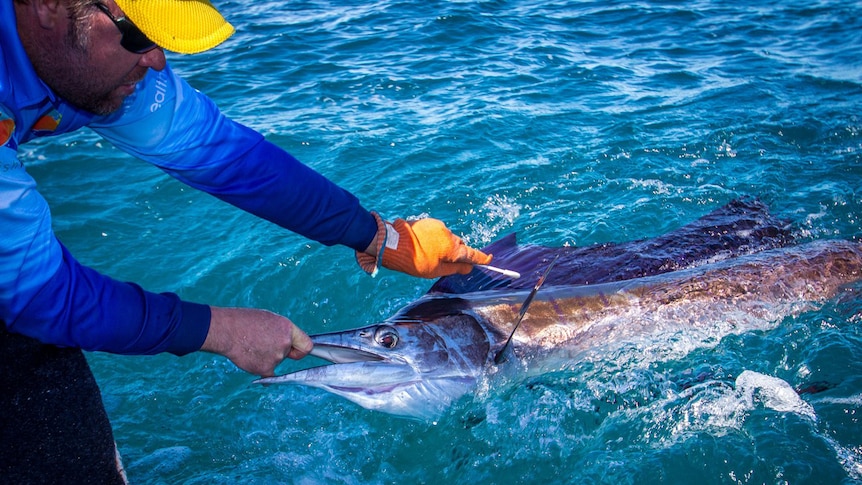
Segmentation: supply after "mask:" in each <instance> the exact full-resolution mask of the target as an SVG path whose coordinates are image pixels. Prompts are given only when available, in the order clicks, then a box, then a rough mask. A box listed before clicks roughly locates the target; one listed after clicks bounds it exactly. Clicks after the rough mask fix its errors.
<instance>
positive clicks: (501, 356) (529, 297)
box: [494, 254, 560, 365]
mask: <svg viewBox="0 0 862 485" xmlns="http://www.w3.org/2000/svg"><path fill="white" fill-rule="evenodd" d="M559 257H560V255H559V254H558V255H556V256H554V259H553V260H552V261H551V264H549V265H548V267H547V268H546V269H545V273H544V274H542V277H541V278H539V281H537V282H536V286H534V287H533V290H532V291H531V292H530V294H529V295H527V299H526V300H524V303H521V311H519V312H518V320H517V321H516V322H515V326H514V327H512V333H510V334H509V338H507V339H506V343H505V344H504V345H503V348H501V349H500V350H499V351H498V352H497V355H495V356H494V363H495V364H497V365H500V364H501V363H502V362H504V361H505V360H506V359H505V356H504V353H505V352H506V349H508V348H509V346H510V345H511V344H512V337H514V336H515V331H516V330H518V326H519V325H521V320H523V319H524V315H526V313H527V308H528V307H529V306H530V303H532V302H533V298H534V297H535V296H536V293H537V292H538V291H539V287H541V286H542V284H543V283H544V282H545V278H547V277H548V273H550V272H551V268H553V267H554V263H556V262H557V258H559Z"/></svg>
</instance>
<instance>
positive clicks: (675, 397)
mask: <svg viewBox="0 0 862 485" xmlns="http://www.w3.org/2000/svg"><path fill="white" fill-rule="evenodd" d="M218 5H219V6H220V7H221V8H222V9H223V10H224V13H225V14H226V16H227V17H228V18H229V19H230V20H231V21H232V22H233V23H234V24H235V25H236V26H237V28H238V32H237V34H236V35H235V36H234V37H232V38H231V39H230V40H228V41H227V42H226V43H225V44H224V45H222V46H221V47H219V48H218V49H216V50H214V51H211V52H208V53H205V54H201V55H196V56H179V55H171V56H170V60H171V61H172V62H173V64H174V66H175V67H176V69H177V70H178V71H180V72H182V73H183V74H184V75H185V76H187V78H188V79H189V81H190V82H191V84H192V85H193V86H195V87H197V88H198V89H200V90H201V91H203V92H205V93H207V94H209V95H210V96H212V97H213V98H214V99H215V100H216V102H217V103H219V105H220V106H222V108H223V109H224V111H226V112H227V113H228V114H230V115H231V116H233V117H235V118H236V119H238V120H240V121H242V122H243V123H245V124H248V125H250V126H253V127H255V128H257V129H259V130H261V131H262V132H263V133H265V134H266V135H267V137H268V138H269V139H270V140H272V141H274V142H275V143H277V144H279V145H281V146H283V147H284V148H286V149H287V150H288V151H290V152H291V153H293V154H294V155H295V156H297V157H298V158H299V159H301V160H303V161H304V162H306V163H308V164H309V165H311V166H313V167H314V168H316V169H317V170H319V171H321V172H323V173H324V174H326V175H327V176H329V177H330V178H332V179H333V180H335V181H337V182H338V183H339V184H341V185H343V186H344V187H346V188H348V189H350V190H351V191H353V192H354V193H356V194H357V195H359V196H360V198H361V199H362V200H363V202H364V204H365V205H366V206H367V207H369V208H373V209H376V210H378V211H380V212H381V213H383V214H384V215H386V216H389V217H396V216H401V217H408V216H420V215H430V216H433V217H437V218H440V219H443V220H445V221H447V223H448V224H449V225H450V227H451V228H452V229H453V230H454V231H455V232H456V233H458V234H460V235H462V236H463V237H464V238H465V239H466V240H467V241H468V242H470V243H471V244H474V245H477V246H482V245H485V244H487V243H489V242H491V241H492V240H494V239H496V238H498V237H500V236H503V235H505V234H508V233H510V232H513V231H516V232H518V233H519V238H520V240H521V241H523V242H529V243H536V244H545V245H563V244H569V245H588V244H592V243H600V242H613V241H626V240H631V239H639V238H644V237H651V236H655V235H659V234H662V233H664V232H667V231H669V230H672V229H674V228H677V227H679V226H681V225H683V224H685V223H688V222H690V221H692V220H694V219H696V218H697V217H700V216H701V215H704V214H706V213H707V212H709V211H711V210H713V209H715V208H717V207H719V206H721V205H723V204H724V203H726V202H728V201H729V200H731V199H733V198H736V197H738V196H743V195H752V196H757V197H760V198H761V199H762V200H763V201H765V202H766V203H767V204H768V205H769V206H770V207H771V208H772V210H773V211H774V212H775V213H776V214H778V215H780V216H782V217H786V218H789V219H791V220H793V221H794V232H795V234H796V235H797V236H798V237H800V238H802V239H825V238H857V237H859V236H860V235H862V232H860V227H862V222H860V218H862V161H860V156H862V135H860V130H862V119H860V116H862V20H860V19H862V4H860V3H859V2H842V1H836V0H826V1H804V2H803V1H798V0H789V1H784V2H762V1H757V2H755V1H747V2H746V1H742V2H721V1H709V0H702V1H694V2H675V1H643V2H615V1H612V2H597V1H568V2H541V1H535V0H511V1H450V2H444V1H424V2H405V1H397V0H380V1H376V2H365V3H363V2H327V1H300V2H277V1H271V0H263V1H257V2H238V1H219V2H218ZM24 150H25V153H24V155H23V157H24V162H25V163H26V164H27V165H28V167H29V170H30V172H31V173H32V174H33V175H34V176H35V177H36V179H37V180H38V181H39V182H40V187H41V190H42V191H43V193H44V194H45V196H46V197H47V198H48V200H49V202H50V203H51V205H52V207H53V214H54V217H55V228H56V231H57V233H58V235H59V237H60V238H61V239H62V240H63V241H64V243H65V244H66V245H67V246H68V247H69V248H70V249H71V250H72V252H73V253H74V254H75V255H76V256H77V257H78V258H79V259H80V260H81V261H82V262H84V263H85V264H88V265H90V266H92V267H95V268H97V269H99V270H100V271H102V272H105V273H107V274H110V275H112V276H114V277H116V278H119V279H124V280H131V281H136V282H138V283H140V284H142V285H143V286H145V287H146V288H148V289H150V290H154V291H175V292H177V293H179V294H181V295H182V296H183V297H185V298H187V299H191V300H196V301H200V302H205V303H210V304H216V305H231V306H253V307H260V308H266V309H269V310H272V311H275V312H278V313H281V314H284V315H286V316H288V317H290V318H291V319H293V320H294V321H295V322H296V323H297V324H299V325H300V326H302V327H303V328H304V329H306V330H307V331H308V332H309V333H318V332H323V331H334V330H340V329H346V328H351V327H355V326H360V325H367V324H370V323H373V322H375V321H380V320H382V319H384V318H386V317H387V316H389V315H391V314H392V313H393V312H394V311H395V310H397V309H398V308H399V307H401V306H402V305H404V304H406V303H408V302H410V301H412V300H413V299H415V298H417V297H418V296H419V295H421V294H423V293H424V292H425V291H426V290H427V288H428V287H429V286H430V282H429V281H424V280H418V279H413V278H410V277H407V276H403V275H399V274H395V273H392V272H383V273H381V274H380V275H379V276H378V277H377V278H374V279H372V278H370V277H368V276H366V275H365V274H364V273H362V272H360V271H359V270H358V268H357V267H356V266H355V263H354V260H353V255H352V253H351V252H350V251H349V250H347V249H345V248H326V247H323V246H321V245H320V244H317V243H312V242H308V241H306V240H303V239H302V238H300V237H298V236H296V235H293V234H290V233H287V232H285V231H283V230H280V229H279V228H277V227H274V226H272V225H271V224H268V223H266V222H262V221H259V220H256V219H254V218H253V217H251V216H248V215H245V214H243V213H241V212H239V211H238V210H235V209H233V208H231V207H229V206H227V205H225V204H223V203H221V202H219V201H217V200H215V199H214V198H211V197H209V196H206V195H203V194H200V193H197V192H195V191H193V190H191V189H189V188H187V187H185V186H183V185H181V184H179V183H178V182H176V181H173V180H172V179H170V178H169V177H167V176H166V175H164V174H162V173H161V172H159V171H158V170H156V169H154V168H152V167H150V166H148V165H146V164H144V163H142V162H138V161H135V160H133V159H130V158H129V157H127V156H125V155H123V154H122V153H120V152H119V151H117V150H116V149H114V148H113V147H111V146H110V145H109V144H107V143H106V142H103V141H101V140H100V139H99V138H98V137H97V136H95V135H94V134H92V133H90V132H81V133H79V134H75V135H74V136H70V137H65V138H62V139H60V140H59V143H57V140H52V143H39V144H36V145H30V146H26V147H24ZM860 315H862V301H860V299H858V298H843V299H841V300H839V301H834V302H829V303H827V304H826V305H825V306H824V307H823V308H822V309H820V310H818V311H814V312H810V313H806V314H803V315H801V316H799V317H796V318H788V319H786V320H784V321H782V322H777V323H776V324H775V326H774V328H771V329H769V330H766V331H763V330H761V331H756V332H748V333H744V334H742V335H736V336H730V337H726V338H724V339H721V340H718V341H711V342H701V345H696V346H692V347H691V348H689V347H686V344H684V343H683V342H682V341H681V342H680V343H679V344H677V343H675V342H666V343H667V345H668V347H670V348H671V351H670V352H668V355H667V356H666V357H665V358H661V359H652V360H646V359H645V358H644V357H643V355H642V354H641V353H640V352H638V349H637V348H628V349H623V350H620V351H619V352H617V353H614V354H609V355H608V356H607V359H606V360H604V361H595V362H590V363H589V364H586V363H578V362H572V363H570V364H569V365H565V366H562V367H560V368H559V369H556V370H553V371H551V372H549V373H547V374H546V375H544V376H541V377H539V378H533V379H531V380H530V381H529V382H515V383H513V384H511V385H501V386H495V385H491V386H486V387H483V388H482V389H481V390H480V391H478V392H477V393H476V394H475V395H471V396H467V397H465V398H464V399H463V400H462V401H460V402H458V403H457V404H456V405H455V406H454V408H453V409H452V410H451V412H450V413H448V414H446V415H445V416H443V417H441V418H440V420H438V421H437V422H434V423H425V422H419V421H413V420H407V419H402V418H397V417H393V416H389V415H385V414H381V413H375V412H372V411H367V410H365V409H362V408H360V407H358V406H356V405H353V404H352V403H350V402H348V401H345V400H343V399H341V398H338V397H336V396H333V395H330V394H327V393H325V392H323V391H319V390H314V389H306V388H301V387H293V386H280V387H270V388H262V387H258V386H255V385H252V384H251V381H252V376H249V375H247V374H245V373H243V372H242V371H239V370H238V369H236V368H235V367H234V366H233V365H232V364H230V363H229V362H228V361H226V360H225V359H222V358H219V357H216V356H213V355H209V354H196V355H191V356H187V357H184V358H176V357H173V356H169V355H162V356H155V357H121V356H112V355H106V354H90V355H89V356H88V357H89V359H90V361H91V363H92V365H93V368H94V372H95V374H96V376H97V378H98V380H99V382H100V385H101V387H102V389H103V394H104V400H105V405H106V407H107V409H108V412H109V414H110V416H111V418H112V421H113V424H114V429H115V433H116V439H117V441H118V444H119V448H120V451H121V453H122V454H123V457H124V460H125V464H126V467H127V470H128V472H129V475H130V478H131V479H132V481H133V482H134V483H153V484H160V483H165V484H167V483H190V484H191V483H207V484H212V483H256V484H267V483H298V484H318V483H320V484H323V483H344V484H360V483H374V484H378V483H379V484H385V483H487V484H497V483H543V484H545V483H613V484H635V483H637V484H649V483H693V482H695V481H696V482H697V483H701V484H713V483H714V484H725V483H728V484H729V483H770V484H772V483H775V484H779V483H790V484H808V483H811V484H819V483H828V484H835V483H859V482H860V481H862V426H860V422H859V421H860V418H862V327H860V320H862V318H860ZM312 360H314V359H309V360H308V362H300V363H293V362H288V363H285V364H284V365H283V366H282V367H281V368H280V371H282V372H286V371H289V370H292V369H298V368H301V367H303V366H307V365H310V364H311V363H312V362H311V361H312ZM313 363H317V362H313ZM746 370H748V371H752V372H754V373H756V374H755V375H756V376H762V378H761V379H760V380H759V381H758V382H759V383H757V384H755V385H748V384H745V383H743V382H739V381H737V378H738V377H739V376H740V375H741V374H742V373H743V372H744V371H746ZM767 376H768V377H774V378H777V379H780V380H781V381H772V380H769V379H767V378H766V377H767ZM812 382H825V383H828V385H829V386H831V388H829V389H827V390H825V391H823V392H818V393H813V394H803V395H802V396H801V401H798V402H795V403H794V404H793V405H792V406H781V405H776V404H775V399H774V398H775V396H776V395H777V394H779V393H780V390H781V388H782V385H783V383H786V384H787V385H790V386H793V387H800V386H805V385H808V384H810V383H812ZM477 416H478V418H477Z"/></svg>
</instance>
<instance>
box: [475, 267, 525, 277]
mask: <svg viewBox="0 0 862 485" xmlns="http://www.w3.org/2000/svg"><path fill="white" fill-rule="evenodd" d="M476 266H478V267H480V268H482V269H487V270H488V271H494V272H496V273H500V274H501V275H504V276H508V277H509V278H512V279H515V280H516V279H518V278H520V277H521V273H518V272H517V271H511V270H508V269H503V268H498V267H496V266H489V265H487V264H477V265H476Z"/></svg>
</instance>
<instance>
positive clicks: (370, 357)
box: [309, 337, 386, 364]
mask: <svg viewBox="0 0 862 485" xmlns="http://www.w3.org/2000/svg"><path fill="white" fill-rule="evenodd" d="M313 340H314V338H313V337H312V341H313ZM309 355H313V356H315V357H318V358H321V359H323V360H328V361H329V362H332V363H333V364H352V363H354V362H377V361H381V360H386V359H384V358H383V357H382V356H380V355H377V354H374V353H371V352H367V351H365V350H360V349H355V348H352V347H344V346H341V345H333V344H327V343H319V342H315V343H314V347H313V348H312V349H311V352H309Z"/></svg>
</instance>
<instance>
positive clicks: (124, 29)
mask: <svg viewBox="0 0 862 485" xmlns="http://www.w3.org/2000/svg"><path fill="white" fill-rule="evenodd" d="M94 5H95V6H96V8H98V9H99V10H101V11H102V12H104V13H105V15H107V16H108V18H109V19H111V22H114V25H116V26H117V29H119V30H120V35H122V37H121V38H120V45H121V46H123V48H124V49H126V50H127V51H129V52H133V53H135V54H144V53H145V52H148V51H151V50H153V49H155V48H156V43H155V42H153V41H151V40H150V39H148V38H147V36H146V35H144V33H143V32H141V30H140V29H139V28H138V27H136V26H135V24H133V23H132V21H131V20H129V19H127V18H126V17H120V18H117V17H114V14H112V13H111V11H110V10H108V6H107V5H105V4H104V3H95V4H94Z"/></svg>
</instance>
